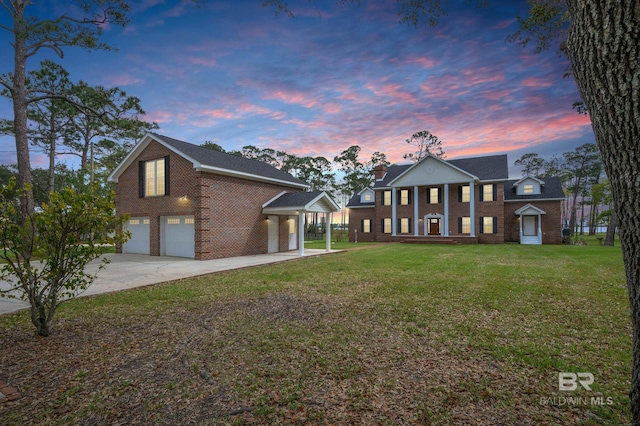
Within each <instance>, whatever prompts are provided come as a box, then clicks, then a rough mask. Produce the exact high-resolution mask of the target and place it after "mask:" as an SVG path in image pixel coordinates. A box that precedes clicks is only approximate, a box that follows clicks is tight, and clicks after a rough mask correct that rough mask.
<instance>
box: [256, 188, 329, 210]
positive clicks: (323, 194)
mask: <svg viewBox="0 0 640 426" xmlns="http://www.w3.org/2000/svg"><path fill="white" fill-rule="evenodd" d="M284 194H288V192H286V191H283V192H281V193H280V194H278V195H277V196H276V197H275V198H272V199H271V200H269V201H268V202H267V203H265V204H263V205H262V213H264V214H269V213H270V214H281V215H290V214H292V213H293V212H295V213H296V214H299V212H305V213H306V212H314V213H315V212H317V213H328V212H327V211H324V210H321V211H317V210H311V206H312V205H314V204H315V203H317V202H318V201H320V200H322V199H324V200H325V201H327V202H328V204H329V205H330V206H331V208H332V209H333V210H331V212H337V211H340V207H338V205H337V204H336V203H335V202H334V201H333V200H332V199H331V197H329V195H328V194H327V193H326V192H325V191H322V192H321V193H320V194H318V196H317V197H315V198H314V199H312V200H311V201H309V202H308V203H307V204H305V205H300V206H286V207H265V206H267V205H269V204H270V203H272V202H274V201H275V200H277V199H278V198H280V197H282V196H283V195H284Z"/></svg>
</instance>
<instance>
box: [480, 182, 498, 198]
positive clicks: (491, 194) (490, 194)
mask: <svg viewBox="0 0 640 426" xmlns="http://www.w3.org/2000/svg"><path fill="white" fill-rule="evenodd" d="M480 201H496V186H495V185H494V184H492V183H490V184H487V185H482V199H481V200H480Z"/></svg>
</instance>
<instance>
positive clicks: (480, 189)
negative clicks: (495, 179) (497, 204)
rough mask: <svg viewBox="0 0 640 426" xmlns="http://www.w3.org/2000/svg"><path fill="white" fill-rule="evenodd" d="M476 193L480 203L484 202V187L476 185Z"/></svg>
mask: <svg viewBox="0 0 640 426" xmlns="http://www.w3.org/2000/svg"><path fill="white" fill-rule="evenodd" d="M478 186H479V188H478V192H479V193H480V194H478V195H479V196H480V201H484V185H478Z"/></svg>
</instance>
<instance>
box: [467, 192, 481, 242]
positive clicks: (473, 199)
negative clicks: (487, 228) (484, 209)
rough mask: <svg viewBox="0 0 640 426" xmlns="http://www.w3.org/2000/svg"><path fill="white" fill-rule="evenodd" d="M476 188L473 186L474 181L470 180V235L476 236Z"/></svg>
mask: <svg viewBox="0 0 640 426" xmlns="http://www.w3.org/2000/svg"><path fill="white" fill-rule="evenodd" d="M474 189H475V188H474V187H473V182H469V221H470V222H471V229H470V231H471V233H470V235H471V236H472V237H475V236H476V218H475V210H476V197H475V195H474ZM481 226H482V224H481Z"/></svg>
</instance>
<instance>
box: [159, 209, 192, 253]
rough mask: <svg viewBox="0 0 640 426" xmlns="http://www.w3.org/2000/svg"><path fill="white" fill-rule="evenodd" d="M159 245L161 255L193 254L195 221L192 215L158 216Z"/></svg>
mask: <svg viewBox="0 0 640 426" xmlns="http://www.w3.org/2000/svg"><path fill="white" fill-rule="evenodd" d="M160 224H161V231H160V247H161V254H162V255H163V256H176V257H188V258H191V259H193V258H194V257H195V256H196V254H195V221H194V217H193V216H163V217H161V218H160Z"/></svg>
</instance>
